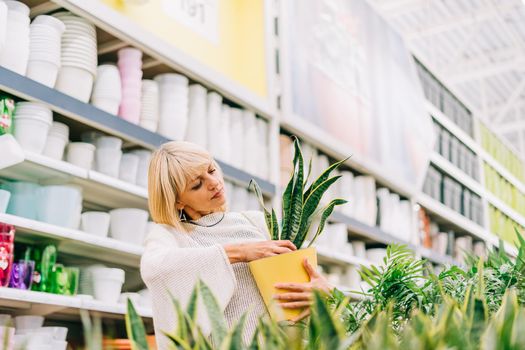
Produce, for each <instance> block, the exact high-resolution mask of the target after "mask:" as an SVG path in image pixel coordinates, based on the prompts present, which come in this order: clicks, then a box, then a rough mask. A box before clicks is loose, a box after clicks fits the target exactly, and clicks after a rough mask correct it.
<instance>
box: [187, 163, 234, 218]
mask: <svg viewBox="0 0 525 350" xmlns="http://www.w3.org/2000/svg"><path fill="white" fill-rule="evenodd" d="M225 203H226V194H225V192H224V179H223V178H222V174H221V173H220V171H219V170H218V169H217V168H215V167H214V165H213V164H210V165H209V167H208V169H207V170H206V171H203V172H202V173H201V174H200V175H199V176H198V177H197V178H195V179H192V180H190V181H189V182H188V187H187V188H186V190H185V191H184V192H183V193H181V194H180V196H179V202H178V204H179V206H178V209H179V210H180V209H184V211H185V212H186V214H188V215H190V216H191V217H192V219H195V217H194V216H195V215H194V213H195V212H196V213H198V214H200V215H206V214H209V213H212V212H215V211H218V210H220V208H221V207H223V206H224V204H225ZM182 206H183V207H182ZM181 207H182V208H181Z"/></svg>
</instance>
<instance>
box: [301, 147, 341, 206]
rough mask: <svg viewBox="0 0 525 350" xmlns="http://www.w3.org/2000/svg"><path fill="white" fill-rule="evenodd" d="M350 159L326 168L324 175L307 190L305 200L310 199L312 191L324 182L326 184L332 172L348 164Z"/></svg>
mask: <svg viewBox="0 0 525 350" xmlns="http://www.w3.org/2000/svg"><path fill="white" fill-rule="evenodd" d="M348 159H350V157H347V158H345V159H342V160H340V161H338V162H335V163H333V164H332V165H330V166H329V167H328V168H326V170H325V171H323V173H322V174H321V175H320V176H319V177H318V178H317V179H316V180H315V181H314V182H313V183H312V185H311V186H310V187H309V188H308V189H307V190H306V192H305V193H304V198H308V196H309V195H310V193H311V192H312V191H314V190H315V189H316V188H317V187H319V185H321V184H322V183H323V182H325V181H326V180H327V179H328V178H329V177H330V174H331V173H332V171H334V170H335V169H337V168H339V166H341V164H343V163H344V162H346V161H347V160H348Z"/></svg>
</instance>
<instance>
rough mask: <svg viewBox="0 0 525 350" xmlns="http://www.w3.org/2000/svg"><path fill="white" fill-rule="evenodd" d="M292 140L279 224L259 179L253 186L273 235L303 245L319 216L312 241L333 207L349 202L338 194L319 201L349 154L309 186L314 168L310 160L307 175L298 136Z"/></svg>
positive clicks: (337, 177)
mask: <svg viewBox="0 0 525 350" xmlns="http://www.w3.org/2000/svg"><path fill="white" fill-rule="evenodd" d="M293 144H294V157H293V172H292V175H291V177H290V180H289V181H288V184H287V186H286V188H285V190H284V192H283V197H282V213H281V218H282V220H281V225H279V222H278V220H277V214H276V212H275V210H274V209H272V210H271V211H269V210H268V209H266V207H265V205H264V199H263V195H262V192H261V189H260V187H259V185H258V184H257V182H255V181H254V180H252V181H251V182H250V186H252V185H253V188H254V191H255V194H256V195H257V197H258V198H259V202H260V204H261V207H262V208H263V211H264V217H265V220H266V225H267V226H268V230H269V232H270V235H271V237H272V239H273V240H290V241H292V242H293V243H294V244H295V246H296V247H297V248H298V249H300V248H301V247H302V245H303V243H304V241H305V239H306V235H307V234H308V232H309V231H310V228H311V226H312V223H313V221H314V219H315V218H317V217H320V223H319V226H318V228H317V231H316V233H315V235H314V238H313V239H312V241H311V242H310V244H312V243H313V242H314V241H315V239H316V238H317V237H318V236H319V234H321V232H322V231H323V228H324V226H325V224H326V221H327V220H328V218H329V217H330V215H331V214H332V212H333V210H334V208H335V207H336V206H338V205H342V204H345V203H347V201H346V200H344V199H341V198H337V199H333V200H332V201H330V202H329V203H328V204H327V205H326V206H325V207H324V208H319V203H320V202H321V198H322V197H323V195H324V194H325V192H326V191H327V190H328V189H329V188H330V186H332V185H333V184H334V183H335V182H336V181H337V180H338V179H339V178H340V177H341V176H332V177H330V174H331V173H332V172H333V171H334V170H336V169H337V168H338V167H339V166H340V165H341V164H343V163H344V162H345V161H346V160H347V159H348V158H346V159H343V160H341V161H339V162H336V163H334V164H332V165H331V166H330V167H328V168H327V169H326V170H325V171H323V173H322V174H321V175H320V176H319V177H318V178H317V179H316V180H315V181H313V182H312V184H311V185H310V186H307V183H308V179H309V177H310V173H311V168H312V166H311V160H310V163H309V167H308V169H309V170H308V174H307V175H306V176H305V171H304V160H303V154H302V152H301V147H300V144H299V141H298V140H297V138H295V139H294V143H293Z"/></svg>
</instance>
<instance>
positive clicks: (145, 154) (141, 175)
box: [130, 149, 151, 188]
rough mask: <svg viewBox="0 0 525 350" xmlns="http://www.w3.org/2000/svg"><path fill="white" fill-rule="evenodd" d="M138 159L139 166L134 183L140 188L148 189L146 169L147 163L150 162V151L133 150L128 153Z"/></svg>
mask: <svg viewBox="0 0 525 350" xmlns="http://www.w3.org/2000/svg"><path fill="white" fill-rule="evenodd" d="M130 153H131V154H134V155H136V156H137V157H138V158H139V164H138V169H137V179H136V181H135V183H136V184H137V185H139V186H141V187H145V188H147V187H148V168H149V161H150V160H151V151H147V150H142V149H140V150H134V151H131V152H130Z"/></svg>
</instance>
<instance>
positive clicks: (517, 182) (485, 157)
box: [480, 150, 525, 194]
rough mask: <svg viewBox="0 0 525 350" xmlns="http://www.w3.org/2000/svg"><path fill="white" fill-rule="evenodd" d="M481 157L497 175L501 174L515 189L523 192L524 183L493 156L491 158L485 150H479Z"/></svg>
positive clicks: (524, 189)
mask: <svg viewBox="0 0 525 350" xmlns="http://www.w3.org/2000/svg"><path fill="white" fill-rule="evenodd" d="M480 154H481V159H482V160H483V161H484V162H486V163H487V164H488V165H490V166H491V167H492V168H493V169H494V170H496V171H497V172H498V173H499V175H501V176H502V177H503V178H504V179H505V180H507V181H508V182H510V183H511V184H512V185H513V186H514V187H516V189H517V190H519V191H520V192H521V193H523V194H525V184H523V182H521V181H520V180H518V179H517V178H516V177H515V176H514V175H512V174H511V173H510V171H508V170H507V169H506V168H505V167H504V166H503V165H501V164H500V163H498V161H496V160H495V159H494V158H492V157H491V156H490V155H489V154H488V153H487V152H486V151H485V150H482V151H481V153H480Z"/></svg>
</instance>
